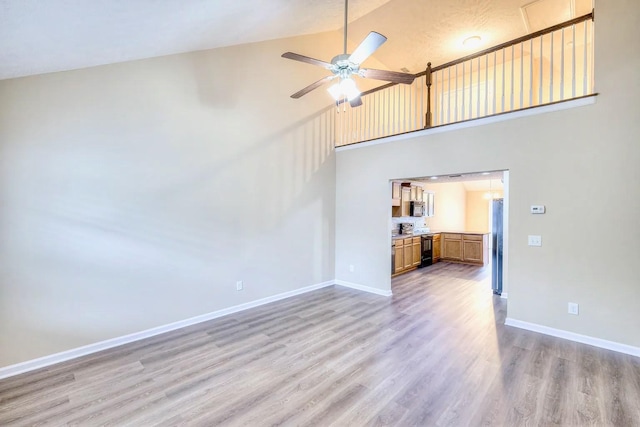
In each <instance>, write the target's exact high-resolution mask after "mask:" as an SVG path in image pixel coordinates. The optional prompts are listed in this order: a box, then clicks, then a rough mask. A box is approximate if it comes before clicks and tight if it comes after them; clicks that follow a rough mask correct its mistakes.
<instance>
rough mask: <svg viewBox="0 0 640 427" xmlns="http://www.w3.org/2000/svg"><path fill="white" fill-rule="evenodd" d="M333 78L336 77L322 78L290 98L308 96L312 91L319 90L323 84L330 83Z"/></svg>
mask: <svg viewBox="0 0 640 427" xmlns="http://www.w3.org/2000/svg"><path fill="white" fill-rule="evenodd" d="M335 78H336V76H327V77H323V78H321V79H320V80H318V81H317V82H315V83H311V84H310V85H309V86H307V87H305V88H304V89H302V90H299V91H297V92H296V93H294V94H293V95H291V97H292V98H294V99H298V98H300V97H301V96H303V95H306V94H308V93H309V92H311V91H312V90H314V89H317V88H319V87H320V86H322V85H323V84H325V83H327V82H330V81H331V80H333V79H335Z"/></svg>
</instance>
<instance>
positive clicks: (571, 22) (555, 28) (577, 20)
mask: <svg viewBox="0 0 640 427" xmlns="http://www.w3.org/2000/svg"><path fill="white" fill-rule="evenodd" d="M594 17H595V13H594V11H593V10H592V11H591V12H590V13H587V14H586V15H582V16H579V17H577V18H573V19H570V20H569V21H565V22H562V23H560V24H557V25H554V26H552V27H549V28H545V29H543V30H540V31H536V32H535V33H531V34H527V35H526V36H522V37H518V38H517V39H514V40H510V41H508V42H505V43H502V44H499V45H497V46H494V47H490V48H488V49H485V50H482V51H480V52H476V53H473V54H471V55H467V56H465V57H463V58H460V59H456V60H455V61H450V62H447V63H446V64H442V65H438V66H437V67H431V70H430V71H431V73H435V72H436V71H440V70H443V69H445V68H448V67H452V66H455V65H457V64H461V63H463V62H466V61H469V60H471V59H475V58H479V57H481V56H484V55H487V54H489V53H493V52H497V51H499V50H501V49H504V48H507V47H509V46H513V45H516V44H519V43H522V42H525V41H527V40H531V39H535V38H536V37H540V36H543V35H545V34H549V33H552V32H554V31H558V30H560V29H562V28H566V27H570V26H571V25H575V24H579V23H580V22H584V21H587V20H589V19H591V20H594ZM426 74H427V71H426V70H425V71H422V72H420V73H417V74H414V76H416V78H418V77H422V76H425V75H426ZM398 84H399V83H387V84H384V85H382V86H378V87H375V88H373V89H369V90H367V91H364V92H362V94H361V95H360V96H365V95H369V94H371V93H375V92H378V91H380V90H383V89H387V88H389V87H392V86H396V85H398ZM342 102H344V100H343V101H340V102H338V103H339V104H340V103H342Z"/></svg>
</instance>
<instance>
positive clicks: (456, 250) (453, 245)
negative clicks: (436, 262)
mask: <svg viewBox="0 0 640 427" xmlns="http://www.w3.org/2000/svg"><path fill="white" fill-rule="evenodd" d="M442 258H448V259H453V260H456V261H462V239H447V238H446V237H445V238H444V240H443V243H442Z"/></svg>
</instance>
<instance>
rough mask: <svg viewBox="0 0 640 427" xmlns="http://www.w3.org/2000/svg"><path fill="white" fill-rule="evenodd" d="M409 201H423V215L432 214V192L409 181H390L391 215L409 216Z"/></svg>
mask: <svg viewBox="0 0 640 427" xmlns="http://www.w3.org/2000/svg"><path fill="white" fill-rule="evenodd" d="M411 202H424V204H425V216H433V203H434V193H433V192H430V191H425V190H424V188H422V187H421V186H419V185H411V183H409V182H392V183H391V216H393V217H403V216H411Z"/></svg>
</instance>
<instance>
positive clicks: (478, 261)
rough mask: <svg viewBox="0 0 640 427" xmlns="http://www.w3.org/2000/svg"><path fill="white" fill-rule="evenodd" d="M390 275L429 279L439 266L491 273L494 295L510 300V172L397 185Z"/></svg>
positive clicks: (439, 177) (405, 180)
mask: <svg viewBox="0 0 640 427" xmlns="http://www.w3.org/2000/svg"><path fill="white" fill-rule="evenodd" d="M390 187H391V188H390V190H391V196H392V197H391V198H392V201H391V215H390V225H389V229H390V236H391V275H392V277H397V276H399V275H402V274H405V273H408V272H410V271H414V270H420V271H421V272H423V273H424V274H428V273H429V271H430V270H432V271H437V269H435V268H430V267H431V266H433V265H434V264H437V263H439V262H448V263H456V264H466V265H473V266H479V267H483V268H487V269H491V284H490V287H489V288H488V291H493V292H494V293H496V294H499V295H501V296H502V297H503V298H507V296H508V283H507V276H508V235H509V171H508V170H496V171H481V172H464V173H452V174H446V175H430V176H421V177H408V178H399V179H393V180H391V182H390Z"/></svg>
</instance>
